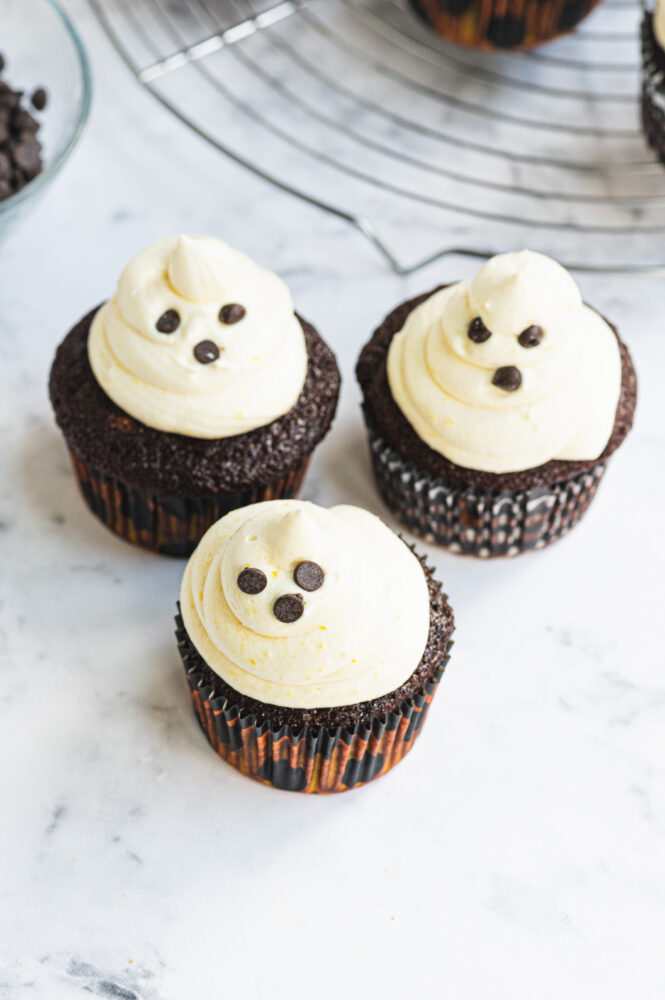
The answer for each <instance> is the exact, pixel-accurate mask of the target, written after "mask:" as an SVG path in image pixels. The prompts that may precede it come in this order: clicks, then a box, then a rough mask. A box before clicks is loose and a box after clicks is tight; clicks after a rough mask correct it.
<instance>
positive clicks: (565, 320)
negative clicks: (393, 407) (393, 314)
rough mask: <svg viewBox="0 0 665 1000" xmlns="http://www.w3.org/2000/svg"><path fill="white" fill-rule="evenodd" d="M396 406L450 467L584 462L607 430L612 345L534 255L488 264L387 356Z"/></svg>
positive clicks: (615, 354)
mask: <svg viewBox="0 0 665 1000" xmlns="http://www.w3.org/2000/svg"><path fill="white" fill-rule="evenodd" d="M388 380H389V384H390V389H391V392H392V395H393V398H394V399H395V402H396V403H397V405H398V406H399V408H400V409H401V411H402V413H403V414H404V416H405V417H406V419H407V420H408V421H409V423H410V424H411V426H412V427H413V428H414V430H415V431H416V433H417V434H418V435H419V437H420V438H421V439H422V440H423V441H425V442H426V443H427V444H428V445H429V446H430V447H431V448H433V449H434V450H435V451H437V452H439V453H440V454H441V455H443V456H444V457H445V458H447V459H448V460H449V461H451V462H454V463H455V464H456V465H460V466H463V467H464V468H469V469H477V470H479V471H483V472H494V473H507V472H519V471H521V470H523V469H530V468H533V467H536V466H538V465H542V464H543V463H545V462H548V461H550V460H551V459H567V460H571V461H574V460H585V461H587V460H592V459H595V458H598V456H599V455H600V454H601V453H602V451H603V450H604V448H605V446H606V445H607V442H608V440H609V437H610V435H611V433H612V428H613V426H614V419H615V414H616V407H617V403H618V400H619V395H620V391H621V355H620V351H619V345H618V341H617V338H616V336H615V334H614V332H613V330H612V329H611V327H610V326H609V325H608V324H607V323H606V321H605V320H604V319H602V317H601V316H599V315H598V313H596V312H594V310H593V309H590V308H589V307H588V306H586V305H584V303H583V302H582V297H581V295H580V292H579V289H578V288H577V285H576V284H575V282H574V280H573V278H572V277H571V276H570V274H568V272H567V271H566V270H565V269H564V268H563V267H561V265H560V264H557V263H556V261H553V260H551V259H550V258H549V257H546V256H544V255H543V254H540V253H533V252H531V251H529V250H523V251H521V252H518V253H507V254H500V255H498V256H496V257H492V258H490V260H488V261H487V262H486V263H485V264H484V265H483V267H481V269H480V270H479V271H478V273H477V274H476V276H475V277H474V278H473V279H472V280H471V281H461V282H458V283H457V284H454V285H450V286H448V287H447V288H444V289H441V290H440V291H438V292H435V293H434V294H433V295H432V296H430V297H429V298H428V299H426V300H425V301H424V302H423V303H422V304H421V305H419V306H417V307H416V308H415V309H414V310H412V312H411V313H410V314H409V315H408V317H407V319H406V321H405V323H404V326H403V328H402V329H401V330H400V331H399V333H397V334H396V335H395V337H394V338H393V340H392V342H391V344H390V348H389V351H388Z"/></svg>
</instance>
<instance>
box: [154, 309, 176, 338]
mask: <svg viewBox="0 0 665 1000" xmlns="http://www.w3.org/2000/svg"><path fill="white" fill-rule="evenodd" d="M179 326H180V316H179V314H178V313H177V312H176V311H175V309H167V310H166V312H163V313H162V315H161V316H160V317H159V319H158V320H157V322H156V323H155V327H156V328H157V329H158V330H159V332H160V333H175V332H176V330H177V329H178V327H179Z"/></svg>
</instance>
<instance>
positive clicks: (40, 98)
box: [30, 87, 48, 111]
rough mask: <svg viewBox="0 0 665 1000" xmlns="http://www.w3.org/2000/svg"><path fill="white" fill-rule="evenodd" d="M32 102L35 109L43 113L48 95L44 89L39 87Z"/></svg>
mask: <svg viewBox="0 0 665 1000" xmlns="http://www.w3.org/2000/svg"><path fill="white" fill-rule="evenodd" d="M30 100H31V101H32V106H33V108H35V109H36V110H37V111H43V110H44V108H45V107H46V102H47V100H48V94H47V93H46V91H45V90H44V88H43V87H37V90H36V91H35V92H34V94H33V95H32V97H31V98H30Z"/></svg>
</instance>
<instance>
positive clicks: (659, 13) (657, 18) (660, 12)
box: [653, 0, 665, 49]
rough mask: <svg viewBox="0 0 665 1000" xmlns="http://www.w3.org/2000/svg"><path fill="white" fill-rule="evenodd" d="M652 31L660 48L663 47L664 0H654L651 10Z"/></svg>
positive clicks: (664, 39)
mask: <svg viewBox="0 0 665 1000" xmlns="http://www.w3.org/2000/svg"><path fill="white" fill-rule="evenodd" d="M653 33H654V35H655V36H656V41H657V42H658V44H659V45H660V47H661V49H665V0H656V9H655V10H654V12H653Z"/></svg>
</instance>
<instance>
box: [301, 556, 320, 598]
mask: <svg viewBox="0 0 665 1000" xmlns="http://www.w3.org/2000/svg"><path fill="white" fill-rule="evenodd" d="M324 576H325V573H324V572H323V570H322V569H321V567H320V566H319V564H318V563H315V562H309V561H306V562H300V563H298V565H297V566H296V568H295V569H294V571H293V579H294V580H295V582H296V584H297V585H298V586H299V587H300V588H301V589H302V590H306V591H307V592H308V593H311V592H312V591H313V590H318V589H319V587H321V586H322V585H323V579H324Z"/></svg>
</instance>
